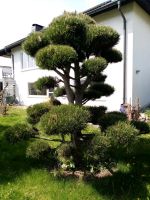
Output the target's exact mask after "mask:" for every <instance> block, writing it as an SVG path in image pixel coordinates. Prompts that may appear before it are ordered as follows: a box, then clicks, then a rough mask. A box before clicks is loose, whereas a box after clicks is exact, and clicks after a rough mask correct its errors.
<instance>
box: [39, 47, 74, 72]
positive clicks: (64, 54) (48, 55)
mask: <svg viewBox="0 0 150 200" xmlns="http://www.w3.org/2000/svg"><path fill="white" fill-rule="evenodd" d="M76 60H77V53H76V51H75V50H74V49H73V48H72V47H70V46H66V45H49V46H47V47H44V48H43V49H41V50H39V51H38V53H37V54H36V64H37V65H38V66H39V67H40V68H42V69H49V70H55V69H56V68H62V67H64V68H67V67H69V66H70V65H71V63H73V62H75V61H76Z"/></svg>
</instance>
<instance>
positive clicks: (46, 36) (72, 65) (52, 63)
mask: <svg viewBox="0 0 150 200" xmlns="http://www.w3.org/2000/svg"><path fill="white" fill-rule="evenodd" d="M118 41H119V34H118V33H117V32H116V31H115V30H113V29H112V28H111V27H106V26H100V25H97V24H96V22H95V21H94V20H93V19H92V18H91V17H89V16H87V15H85V14H81V13H80V14H77V13H67V12H65V13H64V14H63V15H61V16H59V17H57V18H55V19H54V20H53V21H52V23H51V24H50V25H49V26H48V27H47V28H46V29H44V30H43V31H41V32H34V33H31V34H30V35H29V36H28V38H27V39H26V41H25V42H24V43H23V49H24V50H25V52H26V53H27V54H29V55H31V56H33V57H35V60H36V64H37V65H38V66H39V67H40V68H41V69H48V70H54V71H55V72H56V73H57V74H58V75H59V78H60V79H59V81H61V82H62V83H63V84H64V88H65V92H66V95H67V98H68V101H69V103H72V104H78V105H82V104H85V103H86V102H87V101H89V100H95V99H97V98H100V97H101V96H109V95H111V94H112V93H113V92H114V88H113V87H111V86H109V85H108V84H105V83H104V82H105V79H106V76H105V75H104V74H103V73H102V72H103V71H104V69H106V67H107V66H108V64H109V63H112V62H119V61H121V59H122V56H121V53H120V52H119V51H117V50H116V49H114V48H113V47H114V46H115V45H116V44H117V43H118ZM52 85H53V86H54V85H55V84H52ZM64 88H63V94H64ZM59 91H60V88H59ZM55 94H59V92H56V93H55ZM60 94H62V91H61V92H60Z"/></svg>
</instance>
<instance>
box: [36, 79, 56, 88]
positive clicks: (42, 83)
mask: <svg viewBox="0 0 150 200" xmlns="http://www.w3.org/2000/svg"><path fill="white" fill-rule="evenodd" d="M55 86H57V83H56V80H55V78H54V77H51V76H49V77H42V78H39V79H38V80H37V81H36V82H35V87H36V88H37V89H38V90H42V89H43V88H45V89H51V88H54V87H55Z"/></svg>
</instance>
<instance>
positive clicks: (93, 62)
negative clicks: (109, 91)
mask: <svg viewBox="0 0 150 200" xmlns="http://www.w3.org/2000/svg"><path fill="white" fill-rule="evenodd" d="M107 64H108V63H107V61H106V60H105V59H104V58H102V57H96V58H92V59H89V60H86V61H85V62H84V63H83V68H82V73H83V74H85V75H87V74H88V75H92V76H95V75H97V74H100V73H101V72H102V71H103V70H104V69H105V68H106V67H107Z"/></svg>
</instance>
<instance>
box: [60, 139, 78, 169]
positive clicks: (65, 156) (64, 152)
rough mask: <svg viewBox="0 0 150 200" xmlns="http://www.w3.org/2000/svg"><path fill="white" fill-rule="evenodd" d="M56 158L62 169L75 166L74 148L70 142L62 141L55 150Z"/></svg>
mask: <svg viewBox="0 0 150 200" xmlns="http://www.w3.org/2000/svg"><path fill="white" fill-rule="evenodd" d="M56 152H57V159H58V161H59V164H60V165H61V168H63V169H73V168H75V164H74V156H75V149H74V147H73V145H72V144H71V143H62V144H61V145H60V146H59V147H58V148H57V150H56Z"/></svg>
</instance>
